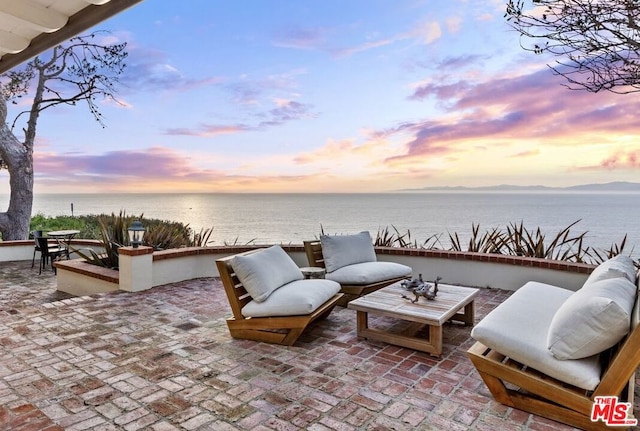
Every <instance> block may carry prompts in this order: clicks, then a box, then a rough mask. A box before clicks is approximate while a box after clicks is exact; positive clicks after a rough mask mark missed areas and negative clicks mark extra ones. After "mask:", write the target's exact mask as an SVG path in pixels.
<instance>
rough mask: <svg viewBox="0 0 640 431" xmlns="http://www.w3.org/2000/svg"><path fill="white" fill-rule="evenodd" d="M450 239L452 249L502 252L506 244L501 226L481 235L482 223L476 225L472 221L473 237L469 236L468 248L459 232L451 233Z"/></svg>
mask: <svg viewBox="0 0 640 431" xmlns="http://www.w3.org/2000/svg"><path fill="white" fill-rule="evenodd" d="M449 241H450V242H451V250H454V251H471V252H476V253H496V254H502V249H503V247H504V245H505V237H504V234H503V233H502V232H501V231H500V229H499V228H493V229H491V230H487V231H485V232H484V233H483V234H482V235H480V224H477V225H476V224H474V223H471V238H469V245H468V247H467V248H466V250H465V249H464V247H463V246H462V242H461V241H460V237H459V236H458V233H457V232H454V233H453V234H451V233H449Z"/></svg>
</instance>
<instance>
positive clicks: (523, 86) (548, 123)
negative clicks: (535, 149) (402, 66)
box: [378, 68, 640, 161]
mask: <svg viewBox="0 0 640 431" xmlns="http://www.w3.org/2000/svg"><path fill="white" fill-rule="evenodd" d="M560 83H561V81H559V78H558V77H556V76H554V75H553V74H552V73H551V72H550V71H549V70H548V69H546V68H545V69H542V70H539V71H536V72H533V73H530V74H528V75H521V76H516V77H505V78H497V79H493V80H489V81H486V82H480V83H474V82H467V81H462V82H457V83H453V84H452V83H447V82H444V83H435V82H432V83H428V84H424V85H422V86H420V87H418V88H417V89H416V90H415V91H414V93H413V94H412V95H411V98H412V99H414V100H423V99H425V98H427V97H432V98H435V100H436V101H438V102H440V104H441V106H443V107H444V109H446V110H447V111H448V114H450V115H445V116H443V117H442V118H436V119H428V120H423V121H416V122H412V123H405V124H400V125H398V126H396V127H395V128H392V129H389V130H385V131H382V132H378V133H379V134H380V135H384V136H387V137H391V136H393V135H402V136H408V141H407V151H406V154H404V155H402V156H396V157H392V158H390V159H388V161H399V160H403V159H406V158H411V157H421V156H424V155H442V154H447V153H453V152H458V151H464V148H466V146H467V145H468V144H469V143H472V142H473V141H479V140H487V139H491V140H494V141H495V142H506V141H520V140H527V139H536V140H539V139H541V138H546V139H547V140H553V141H554V142H556V143H557V144H559V145H581V144H583V143H584V142H585V140H586V139H593V136H606V135H607V134H610V135H615V134H621V133H625V134H630V135H633V134H640V124H638V123H637V120H636V116H635V113H636V112H638V111H639V110H640V101H639V100H638V99H637V98H629V97H625V96H620V95H615V94H611V93H597V94H593V93H588V92H580V91H570V90H568V89H566V88H565V87H563V86H562V85H560Z"/></svg>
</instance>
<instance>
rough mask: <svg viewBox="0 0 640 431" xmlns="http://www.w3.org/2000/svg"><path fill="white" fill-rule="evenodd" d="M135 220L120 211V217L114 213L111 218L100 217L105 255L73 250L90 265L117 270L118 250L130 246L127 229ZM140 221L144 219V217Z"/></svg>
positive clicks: (91, 251) (99, 222)
mask: <svg viewBox="0 0 640 431" xmlns="http://www.w3.org/2000/svg"><path fill="white" fill-rule="evenodd" d="M134 219H135V218H134V217H131V216H127V215H126V214H125V212H124V211H120V213H119V214H118V215H116V214H114V213H111V215H110V216H107V215H100V216H99V217H98V224H99V225H100V237H101V238H100V240H101V242H102V244H101V245H102V247H103V248H104V253H100V254H98V253H96V252H95V251H94V250H92V249H88V254H87V253H85V252H84V251H82V250H78V249H73V251H74V252H75V253H77V254H78V256H80V257H81V258H83V259H85V260H86V261H87V262H88V263H90V264H93V265H98V266H102V267H105V268H114V269H117V268H118V265H119V258H118V248H120V247H122V246H127V245H129V233H128V231H127V229H128V228H129V225H130V224H131V223H132V222H133V220H134ZM139 219H142V215H141V216H140V217H139Z"/></svg>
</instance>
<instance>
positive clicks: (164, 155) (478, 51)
mask: <svg viewBox="0 0 640 431" xmlns="http://www.w3.org/2000/svg"><path fill="white" fill-rule="evenodd" d="M505 3H506V0H496V1H494V0H424V1H423V0H349V1H345V0H322V1H319V0H305V1H299V2H293V1H290V0H226V1H221V0H213V1H212V0H184V1H170V0H144V1H143V2H142V3H139V4H138V5H136V6H134V7H133V8H131V9H128V10H126V11H124V12H123V13H121V14H119V15H117V16H115V17H113V18H111V19H109V20H108V21H105V22H103V23H101V24H99V25H98V26H96V27H95V29H97V30H108V31H109V32H110V33H109V34H108V36H106V38H107V39H106V41H109V42H111V41H112V42H127V51H128V52H129V56H128V59H127V68H126V70H125V73H124V75H123V76H122V78H121V83H120V85H119V86H118V93H117V99H118V101H119V102H120V103H119V104H116V103H114V102H112V101H100V102H99V103H100V105H99V106H100V110H101V112H102V114H103V115H104V123H105V125H106V127H105V128H103V127H101V126H100V124H98V123H97V122H96V121H95V120H94V119H93V117H92V116H91V114H90V113H89V110H88V109H87V108H86V107H85V106H83V105H78V106H75V107H56V108H54V109H52V110H47V111H45V112H43V113H42V115H41V117H40V119H39V123H38V130H37V139H36V146H35V152H34V170H35V178H36V179H35V192H36V193H71V192H73V193H94V192H96V191H103V192H145V193H147V192H149V193H150V192H178V193H183V192H391V191H396V190H403V189H418V188H423V187H434V186H490V185H499V184H513V185H545V186H558V187H563V186H571V185H576V184H585V183H606V182H610V181H637V180H638V179H639V176H638V173H639V170H640V140H639V139H638V137H639V135H640V122H638V121H637V116H636V113H638V112H640V109H639V108H640V95H634V94H627V95H619V94H613V93H597V94H593V93H588V92H586V91H573V90H569V89H567V88H566V87H564V86H563V85H562V84H563V83H564V81H563V78H561V77H559V76H555V75H554V74H553V73H552V71H551V70H550V69H549V68H548V67H547V63H552V62H553V61H554V59H553V58H551V57H545V56H543V55H535V54H532V53H530V52H526V51H524V50H523V49H522V48H521V47H520V39H519V36H518V34H517V33H516V32H515V31H514V30H512V29H511V28H510V27H509V26H508V25H507V23H506V21H505V19H504V17H503V15H504V11H505ZM28 102H29V101H28V98H27V99H26V100H23V101H22V102H21V104H22V106H20V105H19V106H14V107H10V109H12V110H10V112H9V115H8V119H12V114H13V116H15V114H17V112H18V111H17V109H20V108H21V109H24V106H25V105H24V104H25V103H28ZM22 127H24V125H20V124H19V127H17V128H16V129H17V130H21V129H22ZM16 134H17V135H18V137H19V138H21V136H20V135H19V134H18V132H16ZM2 175H5V176H6V172H5V173H3V174H2ZM0 184H1V183H0ZM0 187H4V192H6V193H8V191H9V186H8V182H6V183H5V184H2V185H0ZM0 192H3V189H2V188H0Z"/></svg>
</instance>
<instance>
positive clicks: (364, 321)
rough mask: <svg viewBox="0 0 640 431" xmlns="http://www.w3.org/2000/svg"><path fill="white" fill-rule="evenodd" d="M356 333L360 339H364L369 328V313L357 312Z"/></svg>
mask: <svg viewBox="0 0 640 431" xmlns="http://www.w3.org/2000/svg"><path fill="white" fill-rule="evenodd" d="M356 328H357V329H356V333H357V335H358V337H363V335H361V334H363V333H364V332H366V330H367V329H368V328H369V313H367V312H366V311H357V312H356Z"/></svg>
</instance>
